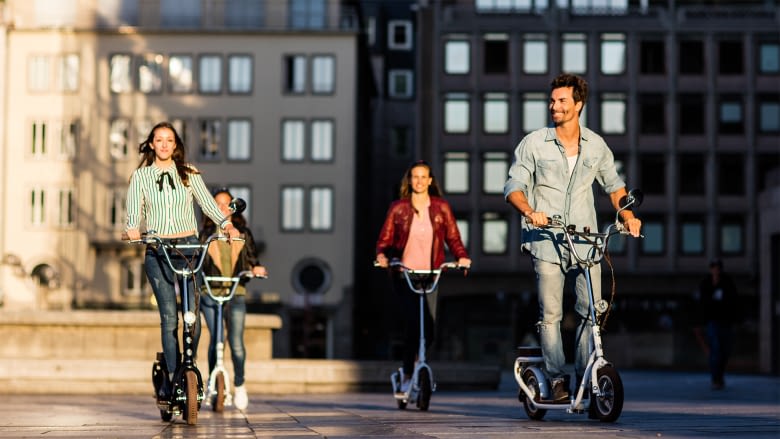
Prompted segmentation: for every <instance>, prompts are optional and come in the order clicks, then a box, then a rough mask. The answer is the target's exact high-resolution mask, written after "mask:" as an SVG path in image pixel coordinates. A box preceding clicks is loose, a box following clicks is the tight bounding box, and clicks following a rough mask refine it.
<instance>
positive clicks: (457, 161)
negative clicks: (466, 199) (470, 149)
mask: <svg viewBox="0 0 780 439" xmlns="http://www.w3.org/2000/svg"><path fill="white" fill-rule="evenodd" d="M443 189H444V192H445V193H447V194H465V193H468V191H469V153H467V152H448V153H446V154H445V155H444V187H443Z"/></svg>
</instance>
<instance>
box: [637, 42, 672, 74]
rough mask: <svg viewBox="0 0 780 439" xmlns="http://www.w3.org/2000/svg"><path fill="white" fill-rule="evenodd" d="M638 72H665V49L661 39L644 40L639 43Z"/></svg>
mask: <svg viewBox="0 0 780 439" xmlns="http://www.w3.org/2000/svg"><path fill="white" fill-rule="evenodd" d="M639 73H642V74H644V75H664V74H666V51H665V48H664V42H663V41H662V40H644V41H641V42H640V43H639Z"/></svg>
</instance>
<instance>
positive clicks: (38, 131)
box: [30, 120, 49, 157]
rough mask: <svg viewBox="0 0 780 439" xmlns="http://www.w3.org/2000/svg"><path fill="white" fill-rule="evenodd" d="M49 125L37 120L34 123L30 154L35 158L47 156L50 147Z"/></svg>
mask: <svg viewBox="0 0 780 439" xmlns="http://www.w3.org/2000/svg"><path fill="white" fill-rule="evenodd" d="M48 125H49V124H48V123H46V122H45V121H42V120H36V121H33V123H32V133H31V134H32V139H31V140H32V141H31V148H30V152H31V153H32V156H33V157H42V156H44V155H46V152H47V149H48V146H49V141H48Z"/></svg>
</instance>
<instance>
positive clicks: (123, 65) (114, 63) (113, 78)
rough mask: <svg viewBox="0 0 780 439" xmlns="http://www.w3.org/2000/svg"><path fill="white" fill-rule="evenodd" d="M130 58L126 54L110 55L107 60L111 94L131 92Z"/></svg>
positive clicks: (131, 62)
mask: <svg viewBox="0 0 780 439" xmlns="http://www.w3.org/2000/svg"><path fill="white" fill-rule="evenodd" d="M132 64H133V61H132V57H131V56H130V55H127V54H117V55H111V58H110V59H109V69H110V72H109V81H110V85H109V87H110V89H111V93H129V92H131V91H133V80H132V73H131V72H132Z"/></svg>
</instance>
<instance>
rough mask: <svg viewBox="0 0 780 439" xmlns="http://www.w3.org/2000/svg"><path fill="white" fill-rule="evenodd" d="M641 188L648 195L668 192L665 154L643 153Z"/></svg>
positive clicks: (640, 166)
mask: <svg viewBox="0 0 780 439" xmlns="http://www.w3.org/2000/svg"><path fill="white" fill-rule="evenodd" d="M639 172H640V177H639V178H640V181H641V184H640V186H639V187H640V188H642V190H643V191H644V192H645V193H646V194H648V195H663V194H665V193H666V166H665V163H664V156H663V154H653V153H650V154H641V156H640V158H639Z"/></svg>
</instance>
